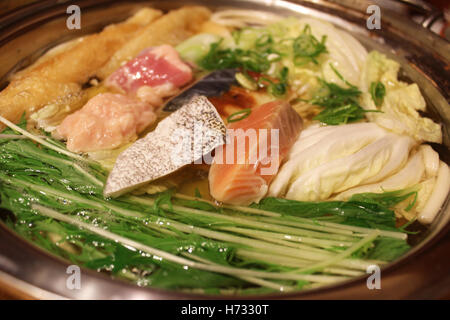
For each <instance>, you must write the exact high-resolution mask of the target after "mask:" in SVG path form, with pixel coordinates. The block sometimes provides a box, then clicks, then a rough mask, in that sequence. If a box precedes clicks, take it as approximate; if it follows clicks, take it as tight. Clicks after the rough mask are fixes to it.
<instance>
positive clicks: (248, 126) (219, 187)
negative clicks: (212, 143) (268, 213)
mask: <svg viewBox="0 0 450 320" xmlns="http://www.w3.org/2000/svg"><path fill="white" fill-rule="evenodd" d="M302 127H303V122H302V119H301V117H300V116H299V115H298V114H297V113H296V112H295V111H294V110H293V109H292V108H291V106H290V105H289V103H287V102H284V101H279V100H277V101H272V102H269V103H266V104H263V105H261V106H259V107H257V108H255V109H252V112H251V114H250V115H249V116H248V117H247V118H245V119H242V120H240V121H235V122H232V123H230V124H229V125H228V126H227V143H226V144H225V145H223V146H221V147H219V148H217V149H216V154H215V157H214V160H213V163H212V165H211V169H210V171H209V188H210V193H211V195H212V196H213V197H214V199H216V200H218V201H221V202H225V203H230V204H236V205H249V204H251V203H253V202H259V200H261V199H262V198H263V197H264V196H265V195H266V193H267V190H268V187H269V184H270V182H271V181H272V179H273V178H274V177H275V175H276V174H277V172H278V169H279V167H280V164H281V162H282V161H283V159H284V158H285V157H286V155H287V153H288V151H289V149H290V148H291V147H292V145H293V144H294V142H295V141H296V139H297V137H298V135H299V134H300V131H301V130H302Z"/></svg>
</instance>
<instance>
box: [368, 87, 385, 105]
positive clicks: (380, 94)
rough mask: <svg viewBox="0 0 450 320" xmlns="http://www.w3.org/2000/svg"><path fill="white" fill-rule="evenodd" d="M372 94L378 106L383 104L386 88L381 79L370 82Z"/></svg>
mask: <svg viewBox="0 0 450 320" xmlns="http://www.w3.org/2000/svg"><path fill="white" fill-rule="evenodd" d="M370 95H371V96H372V100H373V102H374V103H375V105H376V106H377V107H380V106H381V105H382V104H383V100H384V96H385V95H386V88H385V86H384V84H383V83H381V82H380V81H378V82H372V83H370Z"/></svg>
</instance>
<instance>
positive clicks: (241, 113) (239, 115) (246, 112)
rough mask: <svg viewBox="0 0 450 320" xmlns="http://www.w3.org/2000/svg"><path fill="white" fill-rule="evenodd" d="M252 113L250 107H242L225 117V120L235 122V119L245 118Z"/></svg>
mask: <svg viewBox="0 0 450 320" xmlns="http://www.w3.org/2000/svg"><path fill="white" fill-rule="evenodd" d="M251 113H252V109H250V108H247V109H243V110H241V111H238V112H235V113H233V114H232V115H230V116H229V117H228V118H227V122H228V123H231V122H237V121H241V120H244V119H245V118H247V117H248V116H249V115H250V114H251Z"/></svg>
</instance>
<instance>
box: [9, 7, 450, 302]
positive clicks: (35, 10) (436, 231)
mask: <svg viewBox="0 0 450 320" xmlns="http://www.w3.org/2000/svg"><path fill="white" fill-rule="evenodd" d="M89 2H92V1H80V3H82V4H83V3H89ZM136 2H138V3H143V1H136ZM146 2H150V3H152V4H155V3H158V1H146ZM167 2H170V3H171V4H172V3H175V2H177V1H167ZM189 2H190V3H191V2H200V3H201V4H211V2H209V1H205V0H203V1H202V0H199V1H189ZM243 2H244V3H247V4H249V3H250V4H252V5H253V4H255V5H256V4H257V5H258V6H259V7H258V8H261V9H264V8H265V9H269V8H270V6H273V7H276V8H281V9H282V10H287V11H291V12H292V13H294V14H299V13H300V14H313V13H315V14H316V15H318V16H319V17H321V18H327V17H328V18H329V17H330V16H329V14H330V12H331V11H332V10H337V8H338V7H339V5H336V4H331V5H330V6H326V7H324V8H325V9H326V10H325V11H324V12H318V11H317V10H318V8H319V7H320V5H323V3H324V1H321V0H319V1H312V0H311V1H265V2H264V3H263V4H261V2H260V1H256V0H247V1H245V0H232V1H216V3H218V4H219V5H221V6H222V5H225V6H233V4H235V3H243ZM343 2H351V1H350V0H349V1H343ZM42 3H43V4H42V5H41V6H39V5H38V4H35V5H32V6H30V7H27V8H22V9H20V10H19V11H16V12H14V13H12V14H11V15H9V16H7V17H0V20H2V19H3V18H4V19H5V20H4V21H6V22H7V23H5V24H4V25H3V26H4V27H5V29H8V28H9V27H11V26H13V25H14V24H15V23H16V22H17V21H19V20H20V19H24V18H23V16H24V14H25V15H38V16H39V14H40V13H42V12H45V11H46V10H48V8H54V7H55V6H57V5H58V6H60V7H61V6H66V5H67V3H66V2H64V3H63V4H61V1H57V0H51V1H42ZM106 3H108V4H109V3H111V1H108V0H101V1H97V2H96V3H95V4H92V5H91V6H88V7H86V8H96V7H101V6H102V5H104V4H106ZM330 8H331V9H330ZM330 10H331V11H330ZM350 11H351V12H352V14H355V15H356V17H358V18H359V19H361V17H365V13H361V12H360V11H358V9H350ZM58 15H59V16H60V15H61V13H58V14H56V15H54V16H48V17H46V20H48V19H52V18H54V17H55V16H58ZM333 20H335V21H332V22H340V24H341V26H342V25H344V26H345V27H346V28H348V29H354V21H350V22H348V21H347V20H345V19H344V18H340V17H338V18H336V16H334V19H333ZM414 27H415V28H420V26H417V25H414ZM359 31H360V30H359ZM421 32H422V31H421ZM0 33H1V32H0ZM363 33H365V34H367V32H363ZM12 35H14V33H12V34H10V35H8V37H10V36H12ZM8 37H6V40H7V39H8ZM2 39H3V36H0V41H1V40H2ZM3 40H5V39H3ZM427 41H429V42H430V43H436V42H438V43H439V44H440V45H441V46H445V40H442V39H439V38H437V37H436V36H435V35H431V34H430V35H429V38H428V39H427ZM443 41H444V43H443ZM449 57H450V53H447V54H446V53H445V52H443V53H442V56H441V58H443V59H444V63H447V64H448V59H449ZM445 60H447V61H445ZM444 72H445V71H444ZM438 89H440V91H441V93H442V92H443V91H444V92H445V91H446V90H442V88H438ZM447 94H448V93H447ZM445 208H447V209H446V210H445V211H444V210H442V212H441V214H440V216H441V217H440V219H439V221H437V222H436V223H435V224H438V225H435V226H434V227H432V228H431V229H430V232H429V236H428V237H427V239H426V240H424V241H422V243H420V244H419V245H417V246H416V247H414V248H413V249H412V250H410V251H409V252H408V253H407V254H406V255H405V256H403V257H401V258H400V259H398V260H396V261H395V262H393V263H390V264H389V265H387V266H386V267H384V268H383V269H382V270H383V272H385V273H389V272H391V271H393V270H395V269H397V268H399V267H400V266H402V265H404V264H406V263H408V261H411V260H412V259H414V258H415V257H419V256H420V254H421V253H422V252H423V251H424V250H427V249H429V248H431V247H432V246H433V245H435V244H436V243H437V242H438V241H439V240H440V239H442V238H443V237H445V236H446V235H448V232H449V230H450V223H449V217H450V215H449V199H447V201H446V206H445ZM0 227H1V228H6V226H5V225H4V224H3V223H1V224H0ZM4 231H6V230H4ZM7 232H12V231H10V230H8V231H7ZM16 240H17V241H19V242H20V241H21V242H24V243H27V245H29V244H28V242H25V240H23V239H19V238H18V237H17V239H16ZM29 247H30V248H32V250H34V251H36V252H39V254H40V255H45V256H46V257H47V259H55V257H53V256H51V255H50V254H48V253H47V252H44V250H43V249H41V248H38V247H35V246H34V245H33V244H31V246H29ZM57 259H59V258H57ZM57 259H55V260H57ZM59 263H61V264H62V265H67V263H66V262H64V261H62V260H60V261H59ZM2 269H3V270H2ZM83 273H85V274H86V275H87V276H88V277H89V278H92V279H101V280H102V281H106V280H107V281H113V280H111V279H110V278H109V277H107V276H106V275H103V274H99V273H96V272H95V271H92V270H87V269H83ZM19 278H20V275H17V274H13V273H11V272H8V271H7V270H4V268H3V266H1V265H0V279H6V281H7V282H8V283H11V284H15V285H16V286H17V287H18V288H23V289H25V290H27V291H29V292H36V293H37V294H39V295H40V296H41V297H44V298H49V299H54V298H63V297H64V295H62V294H60V293H58V292H52V290H46V289H45V288H41V287H39V286H36V285H35V283H30V282H26V281H23V280H21V279H19ZM364 279H366V277H365V276H361V277H358V278H352V279H350V280H348V281H346V282H342V283H339V284H336V285H332V286H326V287H321V288H316V289H311V290H308V291H299V292H295V293H288V294H281V295H276V296H275V297H281V298H293V297H308V296H309V295H313V294H318V293H320V292H324V291H330V290H338V289H339V288H345V287H349V286H352V285H354V284H356V283H361V282H362V281H363V280H364ZM114 282H117V283H118V286H120V287H122V288H127V290H130V291H132V290H134V291H139V292H142V293H144V294H143V295H144V296H148V295H150V296H153V294H151V293H156V295H160V296H165V297H175V298H186V297H188V298H194V299H195V298H221V297H223V296H205V295H199V294H186V293H181V294H178V293H175V292H172V291H165V290H163V291H162V292H161V290H158V289H154V288H139V287H136V286H135V285H132V284H129V283H126V282H122V281H114ZM33 288H34V289H33ZM145 293H148V294H145ZM68 296H69V297H75V298H76V297H77V296H76V294H74V295H70V294H69V295H68ZM225 297H226V296H225ZM235 297H236V296H233V298H235ZM273 297H274V296H273V295H269V296H264V295H263V296H256V297H251V296H242V297H237V298H259V299H265V298H273ZM90 298H94V297H90Z"/></svg>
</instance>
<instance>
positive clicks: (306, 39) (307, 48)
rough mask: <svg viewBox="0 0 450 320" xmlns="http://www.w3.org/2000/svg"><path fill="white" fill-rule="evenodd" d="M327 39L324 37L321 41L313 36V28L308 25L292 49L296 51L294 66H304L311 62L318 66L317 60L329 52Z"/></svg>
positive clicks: (294, 42) (296, 39)
mask: <svg viewBox="0 0 450 320" xmlns="http://www.w3.org/2000/svg"><path fill="white" fill-rule="evenodd" d="M326 39H327V37H326V36H322V39H321V40H320V41H319V40H317V38H316V37H314V36H313V35H312V34H311V27H310V26H309V25H306V26H305V28H304V29H303V32H302V34H301V35H299V36H298V37H297V38H295V39H294V41H293V44H292V47H293V51H294V64H295V65H297V66H301V65H304V64H306V63H308V62H310V61H312V62H313V63H315V64H318V61H317V58H318V57H319V56H320V55H321V54H322V53H326V52H327V48H326V47H325V41H326Z"/></svg>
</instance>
